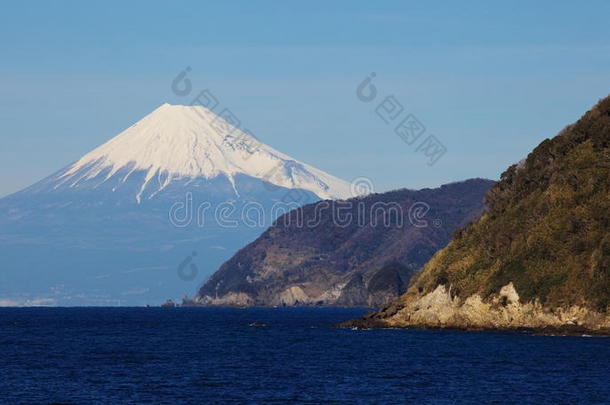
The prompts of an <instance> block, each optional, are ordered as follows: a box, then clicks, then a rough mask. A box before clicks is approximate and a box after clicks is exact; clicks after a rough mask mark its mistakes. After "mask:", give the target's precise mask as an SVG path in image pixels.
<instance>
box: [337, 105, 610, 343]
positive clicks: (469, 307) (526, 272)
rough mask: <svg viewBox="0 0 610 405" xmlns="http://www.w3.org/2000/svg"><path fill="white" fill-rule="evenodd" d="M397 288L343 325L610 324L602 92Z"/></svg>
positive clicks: (606, 131)
mask: <svg viewBox="0 0 610 405" xmlns="http://www.w3.org/2000/svg"><path fill="white" fill-rule="evenodd" d="M486 199H487V202H488V206H489V210H488V212H487V213H486V214H485V215H483V216H482V217H481V219H480V220H479V221H477V222H476V223H473V224H471V225H469V226H467V227H465V228H464V229H461V230H459V231H456V232H455V234H454V237H453V239H452V241H451V242H450V243H449V244H448V246H447V247H446V248H445V249H443V250H441V251H439V252H438V253H437V254H436V255H435V256H434V257H433V258H432V259H431V260H430V261H429V262H428V263H427V264H426V265H425V267H424V268H423V270H422V271H421V273H419V274H418V275H417V276H416V277H414V278H413V279H412V280H411V283H410V287H409V289H408V291H407V293H405V294H404V295H403V296H401V297H400V298H398V299H397V300H395V301H394V302H393V303H391V304H390V305H388V306H387V307H385V308H383V309H382V310H381V311H380V312H377V313H371V314H369V315H367V316H365V317H364V318H363V319H360V320H356V321H351V322H348V323H346V325H359V326H391V327H449V328H465V329H523V328H525V329H535V330H544V331H583V332H592V333H604V334H606V333H609V332H610V313H609V311H610V97H609V98H606V99H604V100H601V101H600V102H599V103H598V104H597V105H596V106H595V107H594V108H593V109H591V110H590V111H588V112H587V113H586V114H585V115H584V116H583V117H582V118H581V119H580V120H578V121H577V122H576V123H575V124H573V125H570V126H568V127H566V128H565V129H564V130H563V131H562V132H561V133H560V134H559V135H557V136H556V137H554V138H553V139H547V140H545V141H543V142H542V143H541V144H540V145H539V146H538V147H536V148H535V149H534V151H533V152H532V153H530V154H529V156H528V157H527V159H525V160H524V161H522V162H520V163H519V164H517V165H513V166H511V167H510V168H508V170H506V171H505V172H504V173H503V174H502V178H501V180H500V182H499V183H498V184H496V185H495V186H494V187H493V188H492V189H491V190H490V191H489V192H488V194H487V196H486Z"/></svg>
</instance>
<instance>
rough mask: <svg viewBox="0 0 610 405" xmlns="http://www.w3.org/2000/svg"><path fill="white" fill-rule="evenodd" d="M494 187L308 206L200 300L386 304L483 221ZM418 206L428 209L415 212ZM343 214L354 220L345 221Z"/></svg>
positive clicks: (217, 276) (247, 250) (231, 265)
mask: <svg viewBox="0 0 610 405" xmlns="http://www.w3.org/2000/svg"><path fill="white" fill-rule="evenodd" d="M493 184H494V182H493V181H491V180H483V179H474V180H468V181H464V182H459V183H452V184H448V185H444V186H442V187H439V188H436V189H423V190H417V191H416V190H397V191H391V192H387V193H382V194H372V195H368V196H365V197H360V198H356V199H351V200H348V201H334V202H327V201H322V202H318V203H313V204H309V205H306V206H304V207H302V208H300V209H297V210H294V211H291V212H290V213H288V214H286V215H284V216H282V217H280V218H278V220H277V221H276V223H275V224H274V225H273V226H272V227H271V228H270V229H268V230H267V231H265V233H263V234H262V235H261V236H260V237H259V238H258V239H257V240H256V241H254V242H252V243H251V244H249V245H248V246H246V247H244V248H242V249H241V250H239V252H237V253H236V254H235V255H234V256H233V257H232V258H231V259H229V260H228V261H227V262H226V263H224V264H223V265H222V266H221V267H220V268H219V269H218V271H216V272H215V273H214V274H213V275H212V276H211V277H210V279H209V280H208V281H207V282H206V283H205V285H204V286H203V287H202V288H201V289H200V291H199V293H198V295H197V296H196V297H195V299H194V303H195V304H200V305H220V306H231V305H237V306H274V305H326V306H329V305H330V306H379V305H383V304H385V303H387V302H388V301H389V300H390V299H392V298H395V297H397V296H398V295H400V294H401V293H403V292H404V291H405V290H406V286H407V285H408V282H409V279H410V278H411V276H412V275H413V274H415V273H416V272H417V271H418V270H419V268H420V267H421V266H422V265H423V264H424V263H425V262H426V261H427V260H428V259H429V258H430V257H431V256H432V255H433V254H434V252H436V251H437V250H438V249H440V248H442V247H444V246H445V244H446V243H447V242H448V241H449V238H450V236H451V232H453V231H454V230H455V229H457V228H459V227H461V226H464V225H465V224H467V223H468V222H470V221H473V220H476V219H477V218H478V217H479V215H480V214H481V213H482V212H483V211H484V209H485V206H484V202H483V196H484V194H485V192H486V191H487V190H488V189H489V188H490V187H491V186H492V185H493ZM397 207H398V208H399V211H400V214H398V213H397V212H398V210H396V211H394V210H393V209H396V208H397ZM418 207H424V211H423V212H420V213H418V212H417V211H416V210H414V208H418ZM363 213H364V214H363ZM299 215H301V217H299ZM400 215H402V217H400V218H399V216H400ZM339 216H342V217H343V218H346V217H347V218H351V220H349V221H343V222H341V220H340V219H339ZM408 216H410V217H409V218H407V217H408ZM299 219H301V220H302V221H301V222H299ZM361 219H362V220H363V221H362V222H361V221H360V220H361ZM310 221H311V222H313V223H314V225H308V222H310Z"/></svg>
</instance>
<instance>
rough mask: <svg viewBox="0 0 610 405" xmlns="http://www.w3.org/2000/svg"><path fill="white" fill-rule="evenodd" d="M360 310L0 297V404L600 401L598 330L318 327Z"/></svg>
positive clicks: (604, 395)
mask: <svg viewBox="0 0 610 405" xmlns="http://www.w3.org/2000/svg"><path fill="white" fill-rule="evenodd" d="M362 312H363V311H361V310H354V309H294V308H291V309H208V308H175V309H165V308H5V309H0V333H1V335H0V402H2V403H7V404H19V403H24V404H30V403H54V402H55V403H69V404H88V403H96V404H98V403H102V404H120V403H126V404H136V403H163V404H180V403H193V404H199V403H322V402H324V403H339V402H351V403H354V402H357V403H405V402H406V403H416V404H453V403H487V404H523V403H548V404H551V403H553V404H578V403H582V404H595V403H599V404H602V403H610V339H606V338H586V337H550V336H528V335H522V334H510V333H468V332H455V331H415V330H357V331H356V330H345V329H333V328H331V327H330V325H331V324H332V323H334V322H337V321H342V320H345V319H348V318H351V317H355V316H357V315H360V314H361V313H362ZM254 321H260V322H265V323H266V324H267V326H266V327H250V326H248V325H249V324H250V323H251V322H254Z"/></svg>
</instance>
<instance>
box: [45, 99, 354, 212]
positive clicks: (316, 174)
mask: <svg viewBox="0 0 610 405" xmlns="http://www.w3.org/2000/svg"><path fill="white" fill-rule="evenodd" d="M126 170H127V174H126V175H125V174H121V176H124V178H123V179H122V181H123V182H124V181H125V180H127V178H128V177H129V176H130V175H131V174H132V173H134V172H136V171H144V172H145V173H146V175H145V177H144V181H143V183H142V184H141V188H140V191H139V192H138V194H137V195H136V199H137V200H138V201H140V198H141V196H142V193H143V192H144V190H145V189H146V188H147V187H149V182H150V180H151V179H153V178H154V177H155V176H157V177H158V178H160V177H161V176H162V178H163V179H164V180H163V182H162V184H160V185H159V186H156V187H157V188H158V189H159V190H156V191H160V190H161V189H163V188H165V187H166V186H168V185H169V184H170V183H171V182H172V181H174V180H177V179H184V178H196V177H203V178H205V179H212V178H214V177H217V176H219V175H225V176H226V177H227V178H228V179H229V181H231V183H232V184H233V187H234V190H235V193H236V194H237V195H239V190H237V189H236V188H235V182H234V176H235V175H236V174H244V175H247V176H250V177H254V178H258V179H263V180H265V181H267V182H269V183H272V184H274V185H276V186H280V187H285V188H291V189H294V188H298V189H303V190H307V191H311V192H313V193H315V194H316V195H318V196H319V197H320V198H331V199H334V198H349V197H350V196H351V195H350V186H349V183H347V182H345V181H343V180H340V179H338V178H336V177H334V176H331V175H329V174H327V173H325V172H323V171H321V170H318V169H316V168H314V167H311V166H309V165H306V164H304V163H301V162H299V161H297V160H295V159H293V158H291V157H290V156H287V155H285V154H283V153H281V152H278V151H277V150H275V149H273V148H271V147H270V146H267V145H265V144H263V143H261V142H260V141H258V140H257V139H256V138H254V137H253V136H251V135H249V134H248V133H246V132H243V131H241V130H240V129H238V128H235V127H234V126H232V125H230V124H229V123H228V122H227V121H225V120H224V119H223V118H221V117H219V116H217V115H216V114H214V113H213V112H212V111H210V110H209V109H207V108H205V107H202V106H184V105H170V104H163V105H162V106H160V107H159V108H157V109H156V110H154V111H153V112H152V113H150V114H149V115H147V116H146V117H144V118H142V119H141V120H140V121H138V122H137V123H135V124H134V125H132V126H131V127H129V128H127V129H126V130H124V131H123V132H121V133H120V134H118V135H117V136H116V137H114V138H112V139H111V140H110V141H108V142H106V143H105V144H103V145H101V146H99V147H98V148H96V149H94V150H93V151H91V152H89V153H87V154H86V155H84V156H83V157H82V158H81V159H79V160H78V161H77V162H76V163H74V164H73V165H71V166H70V167H68V168H67V170H66V171H65V172H63V173H62V174H61V176H60V178H59V179H58V180H59V182H58V184H57V187H59V186H60V185H64V186H65V185H68V186H70V187H77V186H78V184H79V183H80V182H81V181H86V180H89V179H93V178H95V177H96V176H98V175H100V173H107V174H106V179H109V178H111V177H113V176H114V175H117V174H118V173H119V171H121V173H125V171H126ZM153 195H154V193H153Z"/></svg>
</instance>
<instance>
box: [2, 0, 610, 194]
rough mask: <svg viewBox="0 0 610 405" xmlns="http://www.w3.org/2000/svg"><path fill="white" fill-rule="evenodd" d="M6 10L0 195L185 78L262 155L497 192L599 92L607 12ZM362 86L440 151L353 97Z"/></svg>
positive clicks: (609, 89)
mask: <svg viewBox="0 0 610 405" xmlns="http://www.w3.org/2000/svg"><path fill="white" fill-rule="evenodd" d="M379 3H380V2H358V1H336V2H328V1H320V2H317V1H308V2H299V3H297V2H279V1H278V2H266V1H257V2H254V1H247V2H246V1H244V2H208V3H202V4H200V2H188V1H183V2H173V3H170V2H161V1H157V2H155V1H139V2H138V1H132V2H113V1H104V2H98V3H97V5H95V4H94V5H85V4H84V2H65V1H56V2H29V1H19V2H5V3H4V4H3V7H2V13H0V51H1V57H0V73H1V74H0V87H1V88H2V91H1V92H0V196H2V195H6V194H9V193H12V192H14V191H17V190H19V189H21V188H23V187H25V186H27V185H29V184H31V183H33V182H35V181H37V180H39V179H41V178H43V177H45V176H47V175H49V174H51V173H52V172H54V171H56V170H58V169H60V168H61V167H63V166H65V165H67V164H68V163H70V162H72V161H74V160H75V159H77V158H78V157H80V156H81V155H82V154H84V153H86V152H88V151H89V150H91V149H93V148H94V147H96V146H98V145H99V144H101V143H103V142H105V141H106V140H108V139H109V138H111V137H112V136H114V135H116V134H117V133H118V132H120V131H121V130H122V129H124V128H126V127H128V126H130V125H131V124H132V123H133V122H135V121H137V120H138V119H140V118H141V117H142V116H144V115H145V114H147V113H149V112H150V111H152V110H153V109H154V108H156V107H157V106H159V105H160V104H162V103H164V102H171V103H186V102H188V101H190V99H185V98H180V97H178V96H176V95H174V94H173V93H172V91H171V88H170V84H171V81H172V80H173V78H174V77H175V76H176V74H178V72H180V71H181V70H182V69H184V68H185V67H186V66H190V67H191V68H192V72H191V74H190V78H191V80H192V82H193V85H194V87H195V88H196V89H203V88H208V89H210V90H212V91H213V93H214V94H215V95H216V96H217V97H218V98H219V99H220V101H221V104H222V105H223V106H226V107H228V108H230V109H231V110H232V111H233V112H234V113H235V114H236V115H237V116H238V117H239V118H240V119H241V121H242V122H243V123H244V125H245V126H246V127H248V128H250V129H251V130H252V131H253V132H254V133H255V134H256V135H257V136H258V137H259V138H260V139H261V140H262V141H263V142H265V143H267V144H269V145H271V146H273V147H275V148H277V149H279V150H281V151H283V152H285V153H287V154H289V155H292V156H293V157H295V158H297V159H299V160H302V161H304V162H306V163H310V164H312V165H314V166H317V167H319V168H321V169H323V170H326V171H328V172H330V173H332V174H335V175H337V176H339V177H341V178H344V179H346V180H351V179H353V178H356V177H360V176H365V177H369V178H370V179H371V180H372V181H373V182H374V184H375V187H376V189H377V191H383V190H388V189H392V188H398V187H410V188H420V187H425V186H436V185H439V184H442V183H447V182H451V181H456V180H461V179H466V178H470V177H488V178H492V179H497V178H498V177H499V175H500V173H501V172H502V171H503V170H504V169H505V168H506V167H507V166H509V165H510V164H511V163H513V162H516V161H518V160H520V159H521V158H522V157H523V156H525V155H526V154H527V153H528V152H529V151H530V150H531V149H532V148H533V147H534V146H536V145H537V144H538V143H539V142H540V141H542V140H543V139H544V138H546V137H551V136H553V135H554V134H556V133H557V132H558V131H559V130H560V129H561V128H563V127H564V126H565V125H566V124H568V123H570V122H572V121H574V120H575V119H577V118H578V117H579V116H580V115H581V114H582V113H583V112H584V111H586V110H587V109H588V108H589V107H591V106H592V105H593V104H594V103H595V102H596V101H597V100H598V99H599V98H602V97H605V96H607V95H608V94H609V93H610V24H608V23H607V20H608V15H610V3H609V2H603V1H599V2H596V1H588V2H586V3H577V2H567V1H566V2H558V1H552V2H551V1H548V2H546V1H538V2H497V3H496V4H489V3H490V2H483V1H482V2H421V1H419V2H406V1H400V2H383V3H381V4H379ZM370 72H375V73H376V74H377V76H376V78H375V82H374V83H375V86H376V87H377V88H378V90H379V94H380V95H381V96H386V95H394V96H395V97H396V99H397V100H398V101H400V103H401V104H402V105H403V106H404V107H405V111H406V112H409V113H412V114H414V115H415V116H417V118H418V119H419V120H420V121H421V122H422V123H423V124H424V125H425V126H426V129H427V133H430V134H434V135H435V136H436V137H437V138H438V139H439V140H440V141H441V142H442V143H443V144H444V145H445V147H446V148H447V152H446V154H445V155H444V156H443V157H442V158H441V159H440V160H439V161H438V162H437V163H436V164H435V165H433V166H432V167H430V166H428V165H427V164H426V162H427V159H426V157H425V156H424V155H423V154H422V153H417V152H415V148H414V147H413V146H409V145H406V144H405V143H404V142H403V141H402V140H401V139H400V138H399V137H398V136H396V135H395V134H394V133H393V131H392V127H391V126H388V125H386V124H385V123H384V122H383V121H381V120H380V118H379V117H378V116H376V115H375V112H374V109H375V105H373V104H365V103H362V102H360V101H359V100H358V99H357V98H356V87H357V86H358V84H359V83H360V82H361V81H362V80H363V79H364V77H365V76H367V75H368V74H369V73H370Z"/></svg>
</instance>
